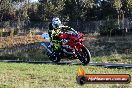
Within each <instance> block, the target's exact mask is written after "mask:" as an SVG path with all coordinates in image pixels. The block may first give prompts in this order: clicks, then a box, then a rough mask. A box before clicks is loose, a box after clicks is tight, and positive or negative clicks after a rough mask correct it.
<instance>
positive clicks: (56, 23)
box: [52, 17, 61, 28]
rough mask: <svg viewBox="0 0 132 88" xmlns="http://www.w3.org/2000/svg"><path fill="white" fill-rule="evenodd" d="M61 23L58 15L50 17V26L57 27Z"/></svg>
mask: <svg viewBox="0 0 132 88" xmlns="http://www.w3.org/2000/svg"><path fill="white" fill-rule="evenodd" d="M60 25H61V21H60V19H59V18H58V17H55V18H53V19H52V26H53V28H57V27H59V26H60Z"/></svg>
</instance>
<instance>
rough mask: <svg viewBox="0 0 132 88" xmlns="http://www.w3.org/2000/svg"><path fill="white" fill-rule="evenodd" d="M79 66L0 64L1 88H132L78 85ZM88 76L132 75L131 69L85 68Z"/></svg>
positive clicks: (110, 85)
mask: <svg viewBox="0 0 132 88" xmlns="http://www.w3.org/2000/svg"><path fill="white" fill-rule="evenodd" d="M78 68H79V66H77V65H45V64H26V63H24V64H23V63H0V88H132V82H131V83H130V84H85V85H83V86H80V85H78V84H77V83H76V74H77V70H78ZM83 68H84V70H85V71H86V73H87V74H130V75H132V70H131V69H108V68H103V67H94V66H83Z"/></svg>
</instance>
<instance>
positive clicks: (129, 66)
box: [0, 60, 132, 68]
mask: <svg viewBox="0 0 132 88" xmlns="http://www.w3.org/2000/svg"><path fill="white" fill-rule="evenodd" d="M0 62H6V63H30V64H55V65H81V62H59V63H53V62H51V61H22V60H0ZM87 66H101V67H105V68H132V64H123V63H97V62H90V63H89V64H88V65H87Z"/></svg>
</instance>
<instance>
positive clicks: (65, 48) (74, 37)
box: [43, 30, 91, 65]
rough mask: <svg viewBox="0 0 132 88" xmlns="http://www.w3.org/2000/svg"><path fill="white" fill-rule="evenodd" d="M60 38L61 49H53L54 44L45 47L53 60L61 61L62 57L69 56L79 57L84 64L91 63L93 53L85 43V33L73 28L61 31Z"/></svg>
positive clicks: (71, 57) (69, 57)
mask: <svg viewBox="0 0 132 88" xmlns="http://www.w3.org/2000/svg"><path fill="white" fill-rule="evenodd" d="M58 38H59V39H60V44H61V46H60V49H59V50H53V48H54V46H53V47H50V48H49V47H45V48H46V49H47V51H48V52H47V55H48V57H49V59H50V60H51V61H52V62H59V61H60V60H61V59H62V58H68V59H79V60H80V61H81V62H82V64H83V65H86V64H88V63H89V61H90V58H91V54H90V52H89V50H88V49H87V48H86V47H85V45H84V44H83V41H84V39H83V33H81V32H77V31H74V30H72V31H68V32H64V33H61V34H60V35H59V36H58ZM43 46H44V45H43Z"/></svg>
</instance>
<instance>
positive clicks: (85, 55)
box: [79, 47, 91, 65]
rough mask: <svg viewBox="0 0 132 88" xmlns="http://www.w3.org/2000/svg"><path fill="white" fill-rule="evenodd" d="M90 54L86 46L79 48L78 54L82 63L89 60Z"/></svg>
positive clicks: (86, 62) (85, 63)
mask: <svg viewBox="0 0 132 88" xmlns="http://www.w3.org/2000/svg"><path fill="white" fill-rule="evenodd" d="M90 59H91V54H90V51H89V50H88V49H87V48H86V47H82V48H81V54H80V55H79V60H80V61H81V62H82V64H83V65H87V64H88V63H89V62H90Z"/></svg>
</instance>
